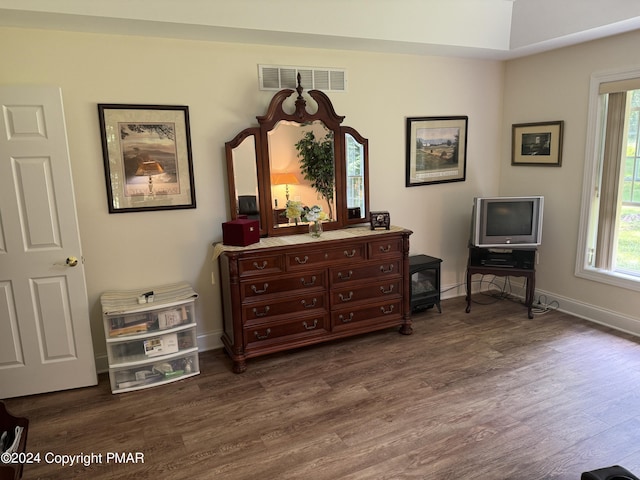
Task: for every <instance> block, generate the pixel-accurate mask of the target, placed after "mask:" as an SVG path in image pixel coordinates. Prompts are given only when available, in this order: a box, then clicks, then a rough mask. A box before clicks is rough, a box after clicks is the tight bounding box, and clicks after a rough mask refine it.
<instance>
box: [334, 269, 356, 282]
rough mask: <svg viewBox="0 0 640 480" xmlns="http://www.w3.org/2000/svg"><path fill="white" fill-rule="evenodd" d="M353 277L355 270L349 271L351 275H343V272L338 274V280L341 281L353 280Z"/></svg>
mask: <svg viewBox="0 0 640 480" xmlns="http://www.w3.org/2000/svg"><path fill="white" fill-rule="evenodd" d="M351 275H353V270H349V273H347V274H346V275H343V274H342V272H338V278H339V279H340V280H349V279H350V278H351Z"/></svg>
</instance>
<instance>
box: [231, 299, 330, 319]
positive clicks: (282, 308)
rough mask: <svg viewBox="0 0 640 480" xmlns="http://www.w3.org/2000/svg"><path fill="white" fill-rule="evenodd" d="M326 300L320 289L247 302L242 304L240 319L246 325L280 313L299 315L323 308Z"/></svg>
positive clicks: (274, 317) (273, 317)
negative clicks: (304, 293) (268, 299)
mask: <svg viewBox="0 0 640 480" xmlns="http://www.w3.org/2000/svg"><path fill="white" fill-rule="evenodd" d="M326 308H327V302H326V298H325V294H324V292H322V291H319V292H315V293H308V294H306V295H297V296H295V297H291V296H290V297H286V298H276V299H274V300H273V301H265V302H257V303H256V302H254V303H247V304H244V305H243V306H242V320H243V322H244V323H245V324H246V325H253V324H255V323H266V322H271V321H274V320H277V319H278V317H279V316H281V315H289V316H292V314H293V316H294V317H300V316H301V315H304V314H306V313H307V312H317V311H319V310H325V309H326Z"/></svg>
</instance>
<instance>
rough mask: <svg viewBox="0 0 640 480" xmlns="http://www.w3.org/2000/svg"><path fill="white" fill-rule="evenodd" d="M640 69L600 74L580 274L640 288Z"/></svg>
mask: <svg viewBox="0 0 640 480" xmlns="http://www.w3.org/2000/svg"><path fill="white" fill-rule="evenodd" d="M639 128H640V70H635V71H627V72H615V73H606V74H595V75H593V76H592V79H591V100H590V111H589V131H588V133H587V150H586V162H585V181H584V191H583V197H582V198H583V202H582V217H581V223H580V238H579V248H578V258H577V265H576V275H578V276H581V277H585V278H590V279H592V280H598V281H603V282H606V283H610V284H614V285H618V286H623V287H626V288H631V289H634V290H640V143H639V142H640V130H639Z"/></svg>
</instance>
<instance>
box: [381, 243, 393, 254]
mask: <svg viewBox="0 0 640 480" xmlns="http://www.w3.org/2000/svg"><path fill="white" fill-rule="evenodd" d="M380 251H381V252H382V253H388V252H390V251H391V244H389V245H387V246H386V248H385V247H383V246H382V245H380Z"/></svg>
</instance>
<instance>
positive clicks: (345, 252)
mask: <svg viewBox="0 0 640 480" xmlns="http://www.w3.org/2000/svg"><path fill="white" fill-rule="evenodd" d="M355 254H356V249H355V248H354V249H353V250H351V253H349V252H347V251H346V250H345V251H344V256H345V257H348V258H353V257H354V256H355Z"/></svg>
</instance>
